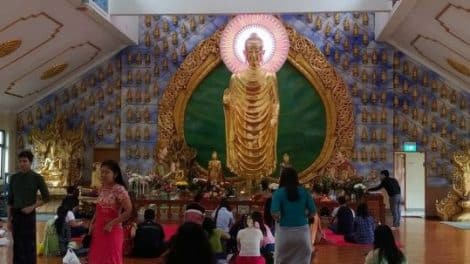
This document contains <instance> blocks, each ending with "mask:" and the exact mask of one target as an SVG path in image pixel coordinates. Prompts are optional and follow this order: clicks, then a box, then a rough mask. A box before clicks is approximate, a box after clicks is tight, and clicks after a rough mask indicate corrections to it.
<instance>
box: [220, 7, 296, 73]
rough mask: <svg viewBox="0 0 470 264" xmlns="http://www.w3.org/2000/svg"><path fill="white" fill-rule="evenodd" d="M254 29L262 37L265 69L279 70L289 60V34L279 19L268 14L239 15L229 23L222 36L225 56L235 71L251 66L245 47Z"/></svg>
mask: <svg viewBox="0 0 470 264" xmlns="http://www.w3.org/2000/svg"><path fill="white" fill-rule="evenodd" d="M254 32H256V33H257V34H258V36H259V37H260V38H261V39H262V40H263V49H264V51H265V52H264V55H263V62H262V65H261V67H262V68H263V69H264V70H266V71H268V72H277V71H278V70H279V69H280V68H281V67H282V65H283V64H284V62H285V61H286V59H287V56H288V54H289V37H288V34H287V31H286V29H285V27H284V25H283V24H282V22H281V21H279V19H277V18H276V17H274V16H273V15H265V14H255V15H238V16H236V17H235V18H233V19H232V20H230V22H229V23H228V24H227V26H226V27H225V29H224V31H223V33H222V37H221V40H220V53H221V57H222V60H223V61H224V63H225V65H226V66H227V68H228V69H229V70H230V71H231V72H232V73H238V72H241V71H243V70H245V69H247V68H248V64H247V63H246V58H245V56H244V54H243V50H244V48H245V41H246V39H247V38H248V37H249V36H250V35H251V33H254Z"/></svg>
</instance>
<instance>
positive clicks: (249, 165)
mask: <svg viewBox="0 0 470 264" xmlns="http://www.w3.org/2000/svg"><path fill="white" fill-rule="evenodd" d="M223 101H224V112H225V136H226V147H227V149H226V151H227V168H228V169H229V170H230V171H232V172H233V173H234V174H236V175H238V176H240V177H242V178H245V179H246V180H248V181H250V182H252V183H253V181H256V180H259V179H260V178H262V177H265V176H269V175H271V174H272V173H273V172H274V170H275V168H276V146H277V134H278V131H277V130H278V116H279V97H278V91H277V78H276V75H275V74H274V73H269V72H265V71H263V70H262V69H261V68H259V67H249V68H248V69H247V70H246V71H243V72H241V73H236V74H233V75H232V77H231V79H230V85H229V88H228V89H226V90H225V92H224V97H223Z"/></svg>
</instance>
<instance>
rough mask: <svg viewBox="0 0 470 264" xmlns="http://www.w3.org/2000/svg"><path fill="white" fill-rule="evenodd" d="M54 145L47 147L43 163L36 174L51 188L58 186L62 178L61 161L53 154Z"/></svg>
mask: <svg viewBox="0 0 470 264" xmlns="http://www.w3.org/2000/svg"><path fill="white" fill-rule="evenodd" d="M55 152H56V150H55V145H49V147H48V150H47V151H46V153H45V155H44V156H45V158H44V160H43V163H42V164H41V165H40V168H39V170H38V172H39V173H40V174H41V175H42V176H43V177H44V180H45V181H46V182H47V183H50V184H52V185H53V186H57V185H59V183H60V182H61V178H62V165H63V164H62V160H61V158H60V157H58V156H57V155H56V154H55Z"/></svg>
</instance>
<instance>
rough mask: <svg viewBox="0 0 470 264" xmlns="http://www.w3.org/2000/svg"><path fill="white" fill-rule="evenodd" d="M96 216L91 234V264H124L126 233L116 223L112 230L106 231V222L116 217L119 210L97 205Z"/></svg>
mask: <svg viewBox="0 0 470 264" xmlns="http://www.w3.org/2000/svg"><path fill="white" fill-rule="evenodd" d="M95 214H96V218H95V223H94V226H93V233H92V236H91V245H90V251H89V253H88V263H89V264H123V251H122V246H123V243H124V233H123V230H122V226H121V225H120V224H119V225H115V226H114V227H113V229H112V230H111V232H105V231H104V227H105V226H106V223H108V222H109V221H111V220H112V219H115V218H116V217H117V216H118V212H117V211H116V210H114V209H111V208H103V207H101V206H100V205H97V206H96V212H95Z"/></svg>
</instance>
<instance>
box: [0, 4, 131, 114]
mask: <svg viewBox="0 0 470 264" xmlns="http://www.w3.org/2000/svg"><path fill="white" fill-rule="evenodd" d="M108 20H109V19H108V18H106V17H102V16H101V15H99V14H98V12H95V11H94V10H93V9H92V8H91V7H90V6H82V5H81V2H80V1H72V0H71V1H64V0H41V1H28V0H15V1H4V2H3V3H2V8H1V9H0V54H1V53H2V50H3V51H4V50H5V46H7V45H12V46H13V49H14V47H16V46H15V45H13V44H20V45H19V47H18V48H17V49H16V50H14V51H13V52H11V53H10V54H8V55H6V56H3V57H1V55H0V83H1V87H0V89H1V91H0V92H1V93H0V106H1V109H2V111H15V112H16V111H18V110H20V109H21V108H22V107H24V106H27V105H29V104H31V103H33V102H35V101H37V100H38V99H40V98H42V97H44V96H45V95H46V94H48V93H51V92H52V91H54V90H56V89H58V88H60V87H62V86H63V85H65V84H67V83H68V82H71V81H73V80H74V79H75V78H77V77H78V76H80V75H81V74H83V73H84V72H85V71H87V70H88V69H90V68H91V67H93V66H94V65H96V64H97V63H99V62H101V61H103V60H104V59H106V58H108V57H109V56H111V55H113V54H115V53H116V52H118V51H119V50H120V49H122V48H123V47H125V46H127V45H129V44H133V41H132V40H131V39H129V38H128V37H127V35H125V34H124V33H122V32H120V31H119V30H110V28H112V27H110V26H109V25H107V24H109V23H107V21H108ZM136 26H137V25H136ZM2 46H3V47H2ZM54 67H55V68H54ZM48 70H49V73H54V72H55V73H57V74H56V75H54V76H52V77H50V78H48V79H44V78H43V79H42V78H41V77H46V76H43V75H47V74H46V72H47V71H48ZM60 70H62V71H60Z"/></svg>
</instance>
